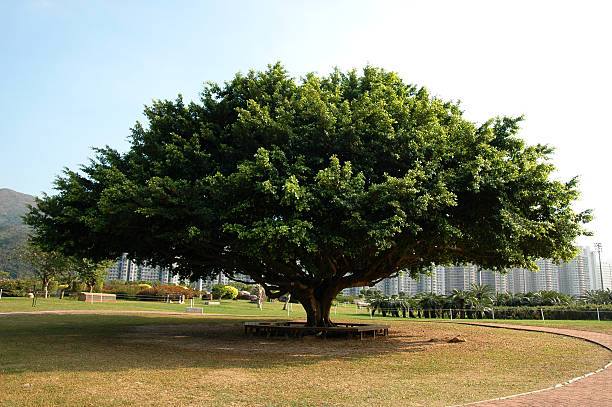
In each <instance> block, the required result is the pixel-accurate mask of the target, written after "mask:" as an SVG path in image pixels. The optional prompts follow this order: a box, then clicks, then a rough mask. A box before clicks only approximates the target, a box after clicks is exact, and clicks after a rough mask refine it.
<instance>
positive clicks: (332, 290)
mask: <svg viewBox="0 0 612 407" xmlns="http://www.w3.org/2000/svg"><path fill="white" fill-rule="evenodd" d="M340 290H341V289H339V288H337V287H334V286H326V285H323V286H321V287H318V288H316V289H310V290H307V291H302V292H297V293H296V292H293V293H292V294H293V296H294V297H295V298H297V299H298V300H299V301H300V303H301V304H302V306H303V307H304V310H306V326H314V327H319V326H320V327H328V326H334V323H333V322H332V321H331V319H330V318H329V312H330V310H331V306H332V302H333V301H334V298H336V295H338V293H339V292H340Z"/></svg>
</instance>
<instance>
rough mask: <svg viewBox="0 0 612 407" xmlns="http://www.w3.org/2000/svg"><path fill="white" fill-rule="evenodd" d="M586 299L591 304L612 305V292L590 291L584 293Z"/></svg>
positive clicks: (608, 290) (607, 290)
mask: <svg viewBox="0 0 612 407" xmlns="http://www.w3.org/2000/svg"><path fill="white" fill-rule="evenodd" d="M584 299H585V301H586V302H587V303H589V304H602V305H603V304H612V291H610V289H609V288H608V289H605V290H589V291H587V292H586V293H584Z"/></svg>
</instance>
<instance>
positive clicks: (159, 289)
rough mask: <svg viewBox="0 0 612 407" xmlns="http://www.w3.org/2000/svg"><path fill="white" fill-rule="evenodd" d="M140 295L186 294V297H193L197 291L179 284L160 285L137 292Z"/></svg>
mask: <svg viewBox="0 0 612 407" xmlns="http://www.w3.org/2000/svg"><path fill="white" fill-rule="evenodd" d="M136 295H137V296H140V297H165V296H167V295H184V296H185V297H186V298H193V297H195V296H196V292H195V291H194V290H191V289H189V288H185V287H181V286H178V285H158V286H155V287H151V288H145V289H143V290H140V291H138V292H137V293H136Z"/></svg>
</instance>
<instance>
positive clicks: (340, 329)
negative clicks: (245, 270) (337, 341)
mask: <svg viewBox="0 0 612 407" xmlns="http://www.w3.org/2000/svg"><path fill="white" fill-rule="evenodd" d="M244 333H245V334H246V335H265V336H266V337H270V336H287V337H288V336H292V337H296V338H301V337H303V336H304V335H320V336H321V337H323V338H326V337H327V336H328V335H330V336H339V335H343V336H359V339H361V340H363V338H364V335H366V336H369V335H370V334H371V336H372V337H373V338H376V335H379V336H387V335H389V325H370V324H358V323H350V322H339V323H336V324H335V326H330V327H312V326H306V323H305V322H294V321H288V322H245V323H244Z"/></svg>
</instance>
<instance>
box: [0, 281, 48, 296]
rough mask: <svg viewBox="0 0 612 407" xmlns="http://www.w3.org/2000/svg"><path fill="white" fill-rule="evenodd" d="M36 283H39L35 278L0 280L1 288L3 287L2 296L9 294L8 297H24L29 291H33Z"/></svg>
mask: <svg viewBox="0 0 612 407" xmlns="http://www.w3.org/2000/svg"><path fill="white" fill-rule="evenodd" d="M34 284H37V283H36V281H35V280H33V279H31V278H30V279H11V280H9V279H3V280H0V288H2V296H7V297H23V296H25V295H26V294H27V293H29V292H32V290H33V287H34ZM38 284H40V283H38ZM39 286H40V285H39Z"/></svg>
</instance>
